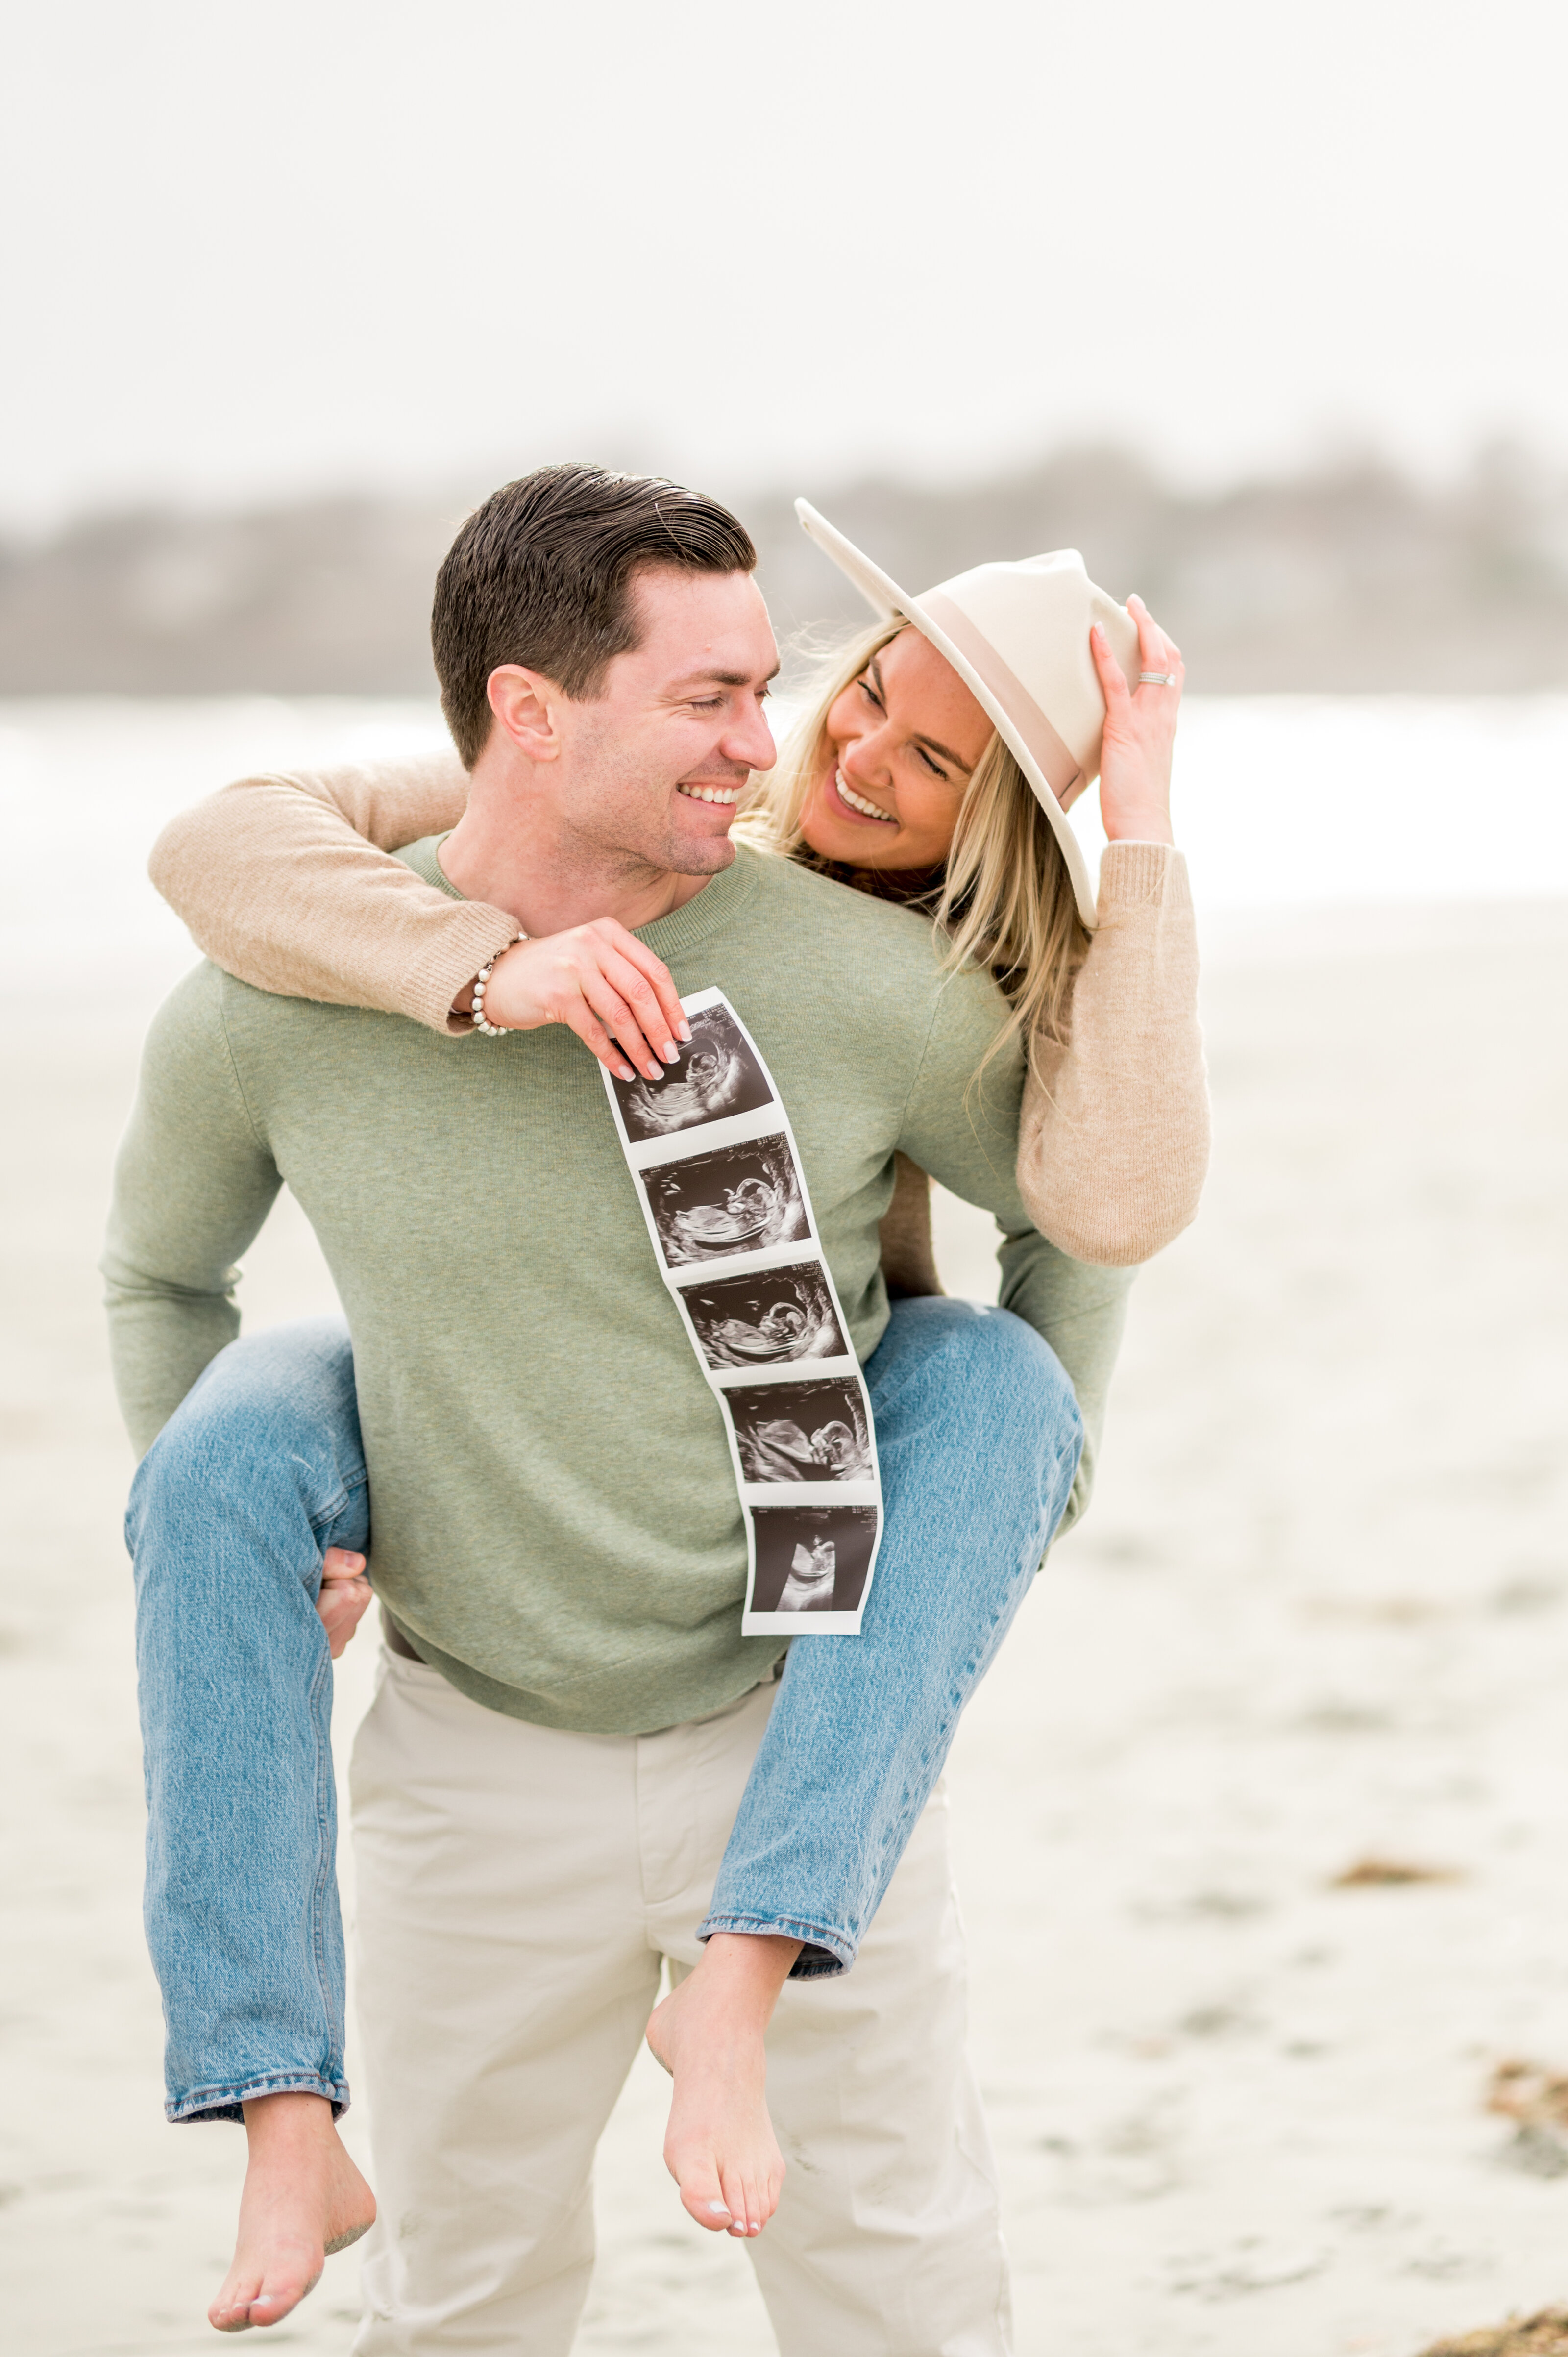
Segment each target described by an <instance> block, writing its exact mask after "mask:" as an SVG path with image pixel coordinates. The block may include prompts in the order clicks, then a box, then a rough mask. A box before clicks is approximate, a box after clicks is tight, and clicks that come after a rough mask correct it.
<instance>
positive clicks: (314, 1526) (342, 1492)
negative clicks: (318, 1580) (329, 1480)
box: [310, 1473, 371, 1546]
mask: <svg viewBox="0 0 1568 2357" xmlns="http://www.w3.org/2000/svg"><path fill="white" fill-rule="evenodd" d="M370 1480H371V1477H370V1475H369V1474H368V1473H358V1474H351V1475H350V1476H349V1479H348V1480H346V1481H343V1482H341V1483H340V1484H339V1485H338V1494H337V1496H336V1497H335V1498H331V1499H328V1502H327V1503H326V1505H324V1506H321V1507H318V1508H317V1512H315V1513H314V1514H312V1516H311V1517H310V1535H311V1537H312V1538H313V1539H314V1540H315V1541H316V1543H317V1546H319V1545H320V1544H321V1534H322V1532H323V1531H324V1530H327V1529H328V1528H329V1527H330V1525H331V1524H332V1523H335V1522H336V1521H337V1520H338V1515H339V1514H341V1513H342V1512H344V1511H345V1510H346V1508H347V1507H348V1506H349V1503H350V1501H352V1500H353V1499H354V1498H355V1497H357V1496H358V1494H359V1492H360V1491H361V1490H366V1489H368V1488H369V1487H370Z"/></svg>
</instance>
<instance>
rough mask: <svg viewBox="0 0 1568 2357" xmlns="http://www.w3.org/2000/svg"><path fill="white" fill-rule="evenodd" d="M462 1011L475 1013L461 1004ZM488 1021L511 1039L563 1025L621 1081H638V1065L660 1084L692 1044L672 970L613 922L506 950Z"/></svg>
mask: <svg viewBox="0 0 1568 2357" xmlns="http://www.w3.org/2000/svg"><path fill="white" fill-rule="evenodd" d="M466 996H467V994H466V993H465V997H466ZM457 1007H458V1009H459V1010H460V1011H461V1012H462V1013H464V1014H467V1012H468V1011H469V1008H468V1006H465V1005H464V1003H463V1000H461V999H459V1000H458V1001H457ZM485 1014H486V1016H487V1017H488V1018H489V1021H490V1022H492V1023H499V1024H500V1025H502V1026H503V1027H504V1028H505V1029H507V1030H508V1031H537V1030H538V1029H539V1028H540V1026H541V1025H542V1024H544V1023H564V1024H565V1025H567V1027H568V1028H570V1029H571V1030H573V1031H575V1033H576V1035H577V1037H578V1039H581V1040H582V1042H583V1044H584V1046H585V1047H587V1048H591V1049H592V1050H593V1052H594V1054H595V1055H596V1057H597V1058H598V1060H599V1061H600V1063H601V1064H603V1065H605V1066H606V1067H607V1069H608V1070H609V1071H612V1072H613V1073H614V1074H615V1076H616V1078H617V1080H619V1081H632V1080H635V1079H636V1078H637V1073H636V1072H634V1071H632V1069H631V1067H632V1065H633V1064H635V1065H636V1066H637V1068H638V1071H640V1072H643V1073H645V1074H646V1075H647V1077H648V1078H649V1079H650V1081H661V1080H662V1079H663V1077H664V1066H665V1065H666V1064H671V1063H673V1062H674V1060H675V1056H676V1052H677V1050H676V1041H677V1040H687V1039H690V1038H691V1036H692V1027H691V1025H690V1024H689V1023H688V1022H687V1020H686V1017H685V1013H684V1011H683V1009H682V1005H681V994H680V992H679V991H678V990H677V989H676V987H675V984H674V979H673V977H672V976H671V972H670V969H669V967H668V966H667V965H664V964H662V963H660V960H659V959H658V958H656V957H655V956H654V954H653V952H652V951H651V950H649V949H644V947H643V945H642V943H641V942H639V940H638V938H637V936H636V934H635V933H628V931H627V929H626V927H625V926H624V925H618V924H617V922H616V920H615V919H614V918H613V917H597V918H596V919H595V920H594V922H593V923H592V924H591V925H574V926H573V927H572V928H571V930H570V931H567V932H564V933H545V934H542V935H541V937H540V938H539V939H538V940H537V941H529V942H513V944H512V946H511V948H510V950H503V951H502V952H501V954H500V956H499V958H497V960H496V962H495V965H494V967H493V969H492V971H491V974H490V978H489V982H488V983H487V984H486V985H485ZM628 1059H629V1061H628Z"/></svg>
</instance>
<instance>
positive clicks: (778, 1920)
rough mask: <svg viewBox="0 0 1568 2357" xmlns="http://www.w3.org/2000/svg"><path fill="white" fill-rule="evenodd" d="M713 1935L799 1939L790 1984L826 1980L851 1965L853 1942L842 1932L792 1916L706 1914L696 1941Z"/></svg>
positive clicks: (700, 1924) (853, 1949)
mask: <svg viewBox="0 0 1568 2357" xmlns="http://www.w3.org/2000/svg"><path fill="white" fill-rule="evenodd" d="M714 1932H743V1933H745V1934H746V1935H747V1936H749V1937H751V1938H753V1939H763V1940H799V1941H800V1954H799V1955H798V1956H797V1957H796V1959H795V1961H794V1963H793V1964H791V1965H790V1967H789V1978H790V1979H791V1980H792V1981H825V1980H832V1979H834V1978H835V1977H836V1976H837V1975H838V1974H840V1973H847V1972H848V1970H849V1968H850V1966H851V1964H854V1952H855V1944H856V1943H854V1941H853V1940H851V1939H849V1938H847V1937H846V1935H845V1934H844V1933H843V1932H830V1931H828V1930H827V1929H826V1928H825V1927H824V1926H823V1925H822V1924H821V1923H802V1922H800V1921H798V1920H797V1919H796V1918H795V1917H794V1916H792V1915H709V1916H707V1917H705V1918H704V1920H703V1921H702V1922H701V1923H699V1925H698V1926H697V1937H698V1939H699V1940H711V1939H712V1938H713V1936H714Z"/></svg>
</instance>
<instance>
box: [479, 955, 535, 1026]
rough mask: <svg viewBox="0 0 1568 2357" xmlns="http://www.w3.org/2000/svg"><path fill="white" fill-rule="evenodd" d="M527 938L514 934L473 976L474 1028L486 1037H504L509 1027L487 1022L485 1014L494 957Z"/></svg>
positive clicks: (494, 967)
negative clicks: (487, 989) (503, 947)
mask: <svg viewBox="0 0 1568 2357" xmlns="http://www.w3.org/2000/svg"><path fill="white" fill-rule="evenodd" d="M527 939H528V935H527V934H526V933H517V934H514V935H513V937H512V939H511V940H510V942H508V943H507V945H506V949H500V950H497V952H496V953H495V957H490V958H487V959H486V960H485V963H484V964H483V965H482V966H481V967H480V968H479V971H478V974H476V975H475V976H474V1007H473V1014H474V1028H475V1030H476V1031H482V1032H483V1033H484V1035H485V1037H486V1039H505V1038H506V1037H507V1034H508V1032H509V1031H510V1028H511V1026H510V1024H508V1023H491V1022H489V1021H488V1020H487V1019H486V1016H485V990H486V986H487V985H488V984H489V978H490V976H491V974H494V972H495V970H496V958H501V957H505V955H506V952H507V950H511V949H515V948H516V947H517V944H518V942H525V941H526V940H527Z"/></svg>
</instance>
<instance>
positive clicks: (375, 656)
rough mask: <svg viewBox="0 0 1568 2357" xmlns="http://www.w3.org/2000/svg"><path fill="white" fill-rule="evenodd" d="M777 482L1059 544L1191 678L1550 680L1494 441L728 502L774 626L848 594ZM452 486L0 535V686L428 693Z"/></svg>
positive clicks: (1514, 502)
mask: <svg viewBox="0 0 1568 2357" xmlns="http://www.w3.org/2000/svg"><path fill="white" fill-rule="evenodd" d="M795 490H804V491H805V493H806V494H807V495H808V496H809V497H810V498H811V500H812V501H813V503H814V504H815V505H817V506H818V507H820V508H822V510H823V511H824V512H825V513H826V514H827V515H829V516H830V517H831V518H832V521H833V522H835V523H836V524H837V525H838V526H839V528H840V529H841V530H842V531H843V532H846V533H848V534H849V535H850V537H851V538H852V539H853V540H854V541H856V542H858V543H859V544H860V545H861V546H863V547H864V548H865V549H866V550H867V552H868V553H869V554H872V555H873V556H874V557H875V559H876V560H877V562H878V563H879V564H880V565H882V566H883V568H884V570H885V571H886V572H887V573H889V574H891V575H892V576H893V577H894V578H895V579H896V580H897V581H900V582H902V583H903V584H904V585H905V586H906V587H908V588H909V589H911V590H913V591H918V590H920V589H923V588H927V587H930V586H932V585H933V584H934V583H935V582H937V581H939V580H941V579H943V578H944V577H946V576H948V575H950V574H952V573H956V572H960V571H961V570H962V569H963V568H964V567H966V566H967V565H974V564H979V563H982V562H983V561H984V560H985V559H986V558H989V557H998V556H1026V555H1030V554H1035V553H1036V552H1037V551H1040V550H1043V549H1049V548H1061V547H1075V548H1079V549H1081V550H1082V552H1083V554H1084V556H1085V559H1086V561H1087V563H1088V565H1089V569H1090V573H1091V574H1092V575H1093V576H1094V577H1095V578H1096V579H1097V580H1098V581H1100V582H1101V584H1102V585H1103V587H1106V588H1107V589H1109V590H1111V591H1112V592H1113V593H1114V594H1115V595H1116V596H1118V597H1125V596H1126V595H1127V593H1128V592H1129V591H1131V590H1133V589H1137V590H1139V591H1141V593H1142V594H1143V596H1144V597H1145V598H1147V600H1148V602H1149V604H1150V605H1151V606H1152V607H1153V608H1154V610H1155V613H1156V614H1157V615H1158V616H1159V617H1160V619H1161V620H1162V621H1164V622H1165V624H1166V626H1167V627H1168V628H1169V629H1170V630H1171V631H1172V632H1173V634H1174V635H1175V637H1176V639H1177V640H1179V642H1180V644H1181V647H1182V651H1183V653H1184V654H1185V656H1186V658H1187V673H1188V683H1189V685H1190V686H1192V687H1193V688H1196V689H1199V690H1205V691H1208V692H1209V693H1223V694H1240V693H1248V692H1258V691H1268V690H1281V689H1297V690H1313V689H1317V690H1328V691H1340V692H1346V691H1359V690H1375V689H1408V690H1416V691H1423V692H1428V693H1444V692H1447V693H1453V694H1477V693H1497V692H1507V691H1519V690H1524V689H1530V688H1538V687H1549V686H1557V685H1563V684H1565V683H1568V479H1564V478H1563V476H1561V475H1559V474H1557V473H1555V472H1554V471H1552V470H1551V469H1549V468H1546V467H1544V466H1543V465H1541V464H1540V463H1539V462H1537V461H1534V460H1532V459H1531V458H1530V457H1529V456H1528V455H1527V454H1525V453H1523V452H1522V451H1520V450H1519V449H1517V448H1514V447H1502V446H1499V447H1491V448H1488V449H1487V450H1485V451H1483V452H1481V453H1480V454H1479V455H1478V456H1477V458H1476V459H1475V461H1474V462H1473V464H1472V465H1471V466H1470V467H1469V468H1467V469H1466V472H1465V473H1464V474H1463V476H1462V477H1461V478H1459V479H1456V480H1455V481H1453V482H1451V483H1449V484H1447V485H1446V486H1444V487H1442V488H1434V487H1432V486H1423V485H1421V484H1418V483H1417V482H1415V481H1413V480H1412V479H1410V478H1409V477H1407V476H1405V475H1403V474H1402V473H1400V472H1399V471H1398V470H1397V469H1396V468H1393V467H1391V465H1389V464H1388V463H1386V462H1385V461H1382V460H1380V459H1377V458H1374V457H1357V458H1347V459H1343V460H1340V461H1338V462H1336V463H1333V464H1326V465H1324V466H1323V467H1321V468H1316V469H1315V470H1313V471H1310V472H1304V473H1300V474H1297V475H1295V476H1294V477H1289V478H1275V479H1267V480H1259V481H1254V482H1250V483H1243V484H1240V485H1237V486H1235V487H1234V488H1232V489H1230V490H1223V491H1218V492H1212V493H1206V494H1192V493H1183V492H1181V491H1178V490H1175V489H1173V488H1172V487H1171V486H1170V485H1168V484H1166V483H1165V482H1163V481H1161V480H1160V479H1159V478H1158V477H1157V476H1156V475H1155V473H1153V472H1152V471H1151V470H1150V469H1149V468H1147V467H1145V466H1144V465H1143V464H1141V463H1140V462H1139V461H1138V460H1137V459H1136V458H1134V457H1131V456H1129V455H1128V454H1126V453H1125V452H1122V451H1119V450H1114V449H1087V450H1078V451H1067V452H1061V453H1058V454H1057V455H1055V456H1053V457H1049V458H1047V459H1045V460H1043V461H1042V462H1041V463H1040V464H1039V465H1037V466H1036V467H1033V468H1029V469H1027V470H1026V471H1020V472H1015V473H1013V474H1008V475H1003V476H998V477H996V478H994V479H991V480H989V481H984V482H980V483H974V484H968V485H965V486H963V487H961V488H952V489H932V488H929V487H923V486H915V485H909V484H902V483H897V482H893V481H879V480H870V479H867V480H861V481H857V482H852V483H847V484H841V485H838V486H836V487H835V486H833V485H832V484H819V483H806V484H801V485H796V486H790V487H789V490H788V491H786V490H779V491H776V492H771V493H767V494H764V495H761V496H752V497H749V498H747V497H743V498H740V499H738V500H736V501H735V502H734V504H735V505H736V508H737V509H738V511H739V512H740V514H741V515H742V516H743V518H744V520H745V521H746V523H747V525H748V526H749V528H750V529H751V531H752V533H753V534H754V536H755V537H756V539H757V544H758V546H759V548H760V550H761V552H762V565H761V576H760V577H761V580H762V584H763V587H764V588H765V590H766V591H767V593H768V600H769V603H770V605H771V606H772V608H773V611H774V615H775V619H776V620H777V622H778V623H779V630H780V634H781V635H784V634H786V633H793V632H797V631H800V630H803V629H805V628H807V627H808V626H810V625H812V624H820V623H833V622H839V621H846V622H847V621H850V620H852V619H859V618H860V614H861V610H862V609H861V608H859V605H858V601H857V599H856V597H855V596H854V592H853V591H852V590H851V589H849V587H847V585H846V584H844V583H843V582H842V581H841V580H840V579H839V578H838V576H837V575H836V574H835V573H834V572H833V571H832V568H831V567H830V565H828V564H827V562H826V560H825V559H824V558H823V557H822V555H821V554H819V553H818V552H817V551H816V550H815V549H813V548H812V547H811V545H810V544H809V543H807V542H806V541H805V540H804V538H803V537H802V536H801V534H800V530H799V528H798V526H797V525H796V522H795V520H794V514H793V509H792V504H791V501H792V498H793V493H794V491H795ZM466 505H467V501H464V500H436V499H428V500H370V499H350V498H341V499H319V500H310V501H302V502H300V503H298V504H296V505H293V506H285V507H275V508H272V509H267V510H259V511H254V512H251V513H235V514H227V515H220V514H211V513H205V514H204V513H192V512H182V511H176V510H174V509H151V510H143V511H124V512H119V513H111V514H101V515H97V516H89V517H85V518H83V519H81V520H80V521H78V522H74V523H73V524H71V525H70V527H69V528H68V529H66V530H64V531H62V532H60V533H59V534H58V535H57V536H56V537H54V538H53V539H51V540H49V541H48V542H45V543H41V544H40V543H33V544H21V543H12V544H9V545H5V544H0V694H12V695H17V694H79V693H82V692H90V693H115V694H224V693H229V692H233V691H251V690H259V691H263V692H273V693H277V694H331V693H343V694H426V693H428V692H429V691H430V689H431V687H432V685H433V681H432V674H431V670H430V656H429V647H428V639H427V630H426V625H427V619H428V615H429V608H430V591H431V583H432V579H433V576H434V574H435V566H436V564H437V563H438V561H439V559H440V556H441V554H442V552H443V550H444V549H445V547H446V544H447V542H448V541H449V540H450V538H451V536H452V533H453V532H454V530H455V529H456V524H457V522H458V521H459V520H460V518H461V515H462V513H463V512H464V509H465V506H466Z"/></svg>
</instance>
